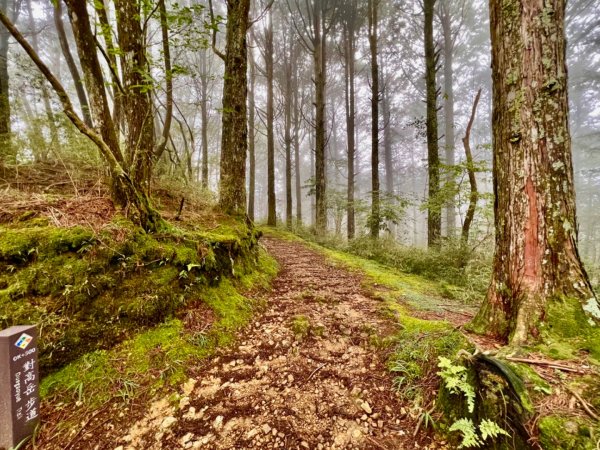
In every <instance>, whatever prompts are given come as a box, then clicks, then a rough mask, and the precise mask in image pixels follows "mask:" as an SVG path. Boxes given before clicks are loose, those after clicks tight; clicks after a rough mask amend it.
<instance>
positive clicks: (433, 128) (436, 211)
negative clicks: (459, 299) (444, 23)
mask: <svg viewBox="0 0 600 450" xmlns="http://www.w3.org/2000/svg"><path fill="white" fill-rule="evenodd" d="M435 2H436V0H424V3H423V9H424V12H425V84H426V89H427V94H426V103H427V119H426V120H427V163H428V174H429V194H428V196H429V198H428V201H429V204H428V206H427V244H428V245H429V247H438V246H439V245H440V236H441V229H442V214H441V207H440V205H439V200H438V199H437V197H438V193H439V190H440V155H439V145H438V120H437V96H438V91H437V86H436V82H435V75H436V63H437V58H436V52H435V43H434V40H433V12H434V7H435Z"/></svg>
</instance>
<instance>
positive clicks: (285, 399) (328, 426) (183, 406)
mask: <svg viewBox="0 0 600 450" xmlns="http://www.w3.org/2000/svg"><path fill="white" fill-rule="evenodd" d="M264 244H265V246H266V247H267V248H268V250H269V251H270V252H271V254H273V255H274V256H275V257H276V258H277V260H278V261H279V263H280V265H281V272H280V274H279V276H278V277H277V279H276V280H275V281H274V285H273V291H272V292H271V293H270V296H269V299H268V306H267V309H266V311H265V312H264V313H263V314H261V315H259V316H258V317H257V318H256V319H255V321H254V322H253V323H252V324H251V325H250V326H248V327H247V329H246V330H245V331H244V332H242V334H241V336H240V338H239V340H238V343H237V346H236V347H234V348H228V349H226V350H224V351H223V352H222V353H221V354H218V355H216V356H215V357H213V358H212V359H211V360H209V361H206V362H205V363H203V364H202V365H200V366H199V367H198V368H196V369H195V370H194V371H193V372H194V373H195V378H194V379H190V380H189V381H188V382H187V383H186V384H185V385H184V386H183V387H182V389H181V392H182V397H181V399H180V400H179V404H178V405H177V401H175V403H174V402H173V399H172V398H171V399H169V398H165V399H162V400H159V401H157V402H155V403H154V404H153V405H151V407H150V408H149V409H148V411H147V414H146V416H145V417H143V418H142V419H141V420H139V421H137V422H136V423H134V424H132V426H131V427H130V429H129V431H128V432H127V433H126V434H124V435H123V437H122V439H121V440H120V441H119V442H117V443H115V444H114V446H113V448H118V449H119V450H121V449H123V450H129V449H178V448H202V449H247V448H252V449H271V448H284V449H304V448H306V449H389V450H391V449H404V448H416V447H420V448H439V446H436V444H435V443H432V442H431V439H430V437H428V436H426V435H423V436H419V439H415V438H413V432H414V429H415V426H416V423H415V420H414V419H413V418H411V417H410V415H409V414H408V411H407V407H408V406H407V405H405V404H402V402H401V401H400V399H399V398H398V396H397V395H396V394H395V392H394V390H393V387H392V381H393V380H392V377H391V376H390V375H389V373H388V372H387V371H386V369H385V365H384V364H385V354H384V352H383V351H382V350H378V347H377V346H376V345H374V343H376V342H377V340H378V339H380V338H381V337H382V336H386V335H389V334H390V333H392V332H393V330H394V327H395V325H394V324H393V323H391V322H388V321H387V320H386V319H385V318H384V317H382V315H381V313H380V312H379V309H380V307H381V303H380V302H379V301H377V300H374V299H371V298H369V297H368V296H366V295H365V292H364V290H363V289H362V287H361V279H360V277H359V276H358V275H356V274H352V273H350V272H348V271H347V270H344V269H341V268H336V267H334V266H333V265H332V264H330V263H329V262H327V261H326V260H325V259H324V258H323V257H322V256H321V255H319V254H317V253H316V252H314V251H312V250H309V249H308V248H306V247H305V246H303V245H301V244H299V243H294V242H285V241H281V240H275V239H270V238H266V239H264Z"/></svg>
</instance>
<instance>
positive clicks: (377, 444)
mask: <svg viewBox="0 0 600 450" xmlns="http://www.w3.org/2000/svg"><path fill="white" fill-rule="evenodd" d="M366 438H367V439H368V440H369V441H371V442H372V443H373V444H375V445H376V446H377V447H379V448H381V449H383V450H388V448H387V447H385V446H384V445H382V444H380V443H379V442H377V441H376V440H375V439H373V438H372V437H371V436H366Z"/></svg>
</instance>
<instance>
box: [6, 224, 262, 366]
mask: <svg viewBox="0 0 600 450" xmlns="http://www.w3.org/2000/svg"><path fill="white" fill-rule="evenodd" d="M258 238H259V232H257V231H256V230H255V229H253V228H251V227H249V226H248V225H247V224H246V223H244V222H235V221H233V220H231V221H228V222H227V224H224V225H221V226H218V227H216V228H214V229H211V230H209V231H206V230H203V229H199V228H196V227H194V226H192V225H190V224H185V228H184V225H180V226H175V225H173V224H170V225H169V226H168V227H167V229H166V230H165V231H163V232H162V233H160V234H148V233H146V232H144V231H143V230H142V229H141V228H139V227H136V226H135V225H133V223H131V222H130V221H128V220H127V219H124V218H122V217H118V216H117V217H116V218H114V219H113V221H112V222H111V223H109V224H108V225H107V226H105V227H104V228H103V229H102V231H99V232H94V231H93V230H92V229H91V228H87V227H82V226H77V227H72V228H60V227H55V226H53V225H51V224H49V222H48V221H47V220H46V219H33V220H29V221H21V222H16V223H11V224H8V225H5V226H2V227H0V328H4V327H8V326H11V325H15V324H23V323H35V324H38V326H39V329H40V336H41V339H40V344H41V354H40V365H41V369H42V372H43V373H44V374H48V373H50V372H52V371H54V370H56V369H58V368H60V367H62V366H64V365H65V364H67V363H69V362H71V361H73V360H75V359H77V358H79V357H81V356H82V355H85V354H87V353H89V352H93V351H95V350H100V349H109V348H111V347H113V346H115V345H116V344H118V343H119V342H121V341H123V340H125V339H127V338H129V337H131V336H132V335H134V334H135V333H138V332H140V331H143V330H146V329H149V328H150V327H153V326H156V325H158V324H161V323H164V322H168V321H170V320H172V319H173V317H174V316H175V313H176V312H177V311H180V310H181V309H182V308H184V307H185V306H186V305H190V304H191V303H192V302H194V301H196V300H197V299H199V298H200V299H202V300H203V302H204V305H205V306H206V307H207V309H209V310H211V311H213V312H214V314H216V316H217V317H221V316H222V318H221V319H222V320H224V321H225V322H224V325H227V322H228V321H232V320H234V319H232V318H231V317H228V316H227V314H228V313H227V312H225V311H224V309H226V308H228V307H229V306H225V305H222V304H221V303H219V302H218V301H216V300H214V299H213V297H211V296H210V295H206V294H207V293H209V292H211V290H210V288H215V287H218V286H219V285H220V283H221V284H222V280H223V279H225V278H228V279H230V280H232V282H234V283H236V282H237V283H240V282H241V283H242V284H243V282H244V279H245V278H246V277H247V276H248V274H251V273H252V272H253V271H254V269H255V268H256V266H257V265H259V263H260V261H259V246H258ZM236 280H237V281H236ZM226 283H229V281H227V282H226ZM238 309H239V308H238ZM234 310H236V311H237V309H236V308H234ZM225 316H227V317H225ZM217 323H219V321H217Z"/></svg>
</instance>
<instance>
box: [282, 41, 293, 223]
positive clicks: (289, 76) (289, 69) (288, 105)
mask: <svg viewBox="0 0 600 450" xmlns="http://www.w3.org/2000/svg"><path fill="white" fill-rule="evenodd" d="M288 46H289V48H287V49H286V53H287V54H286V58H287V61H285V63H284V68H285V70H284V77H285V81H284V84H285V87H284V92H285V98H284V102H285V105H284V128H285V130H284V144H285V222H286V226H287V227H288V228H291V227H292V216H293V205H292V126H293V125H292V106H293V105H292V103H293V88H294V86H293V73H294V71H295V70H296V67H295V61H294V59H295V53H296V49H295V45H294V41H293V39H292V37H291V36H289V44H288Z"/></svg>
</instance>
